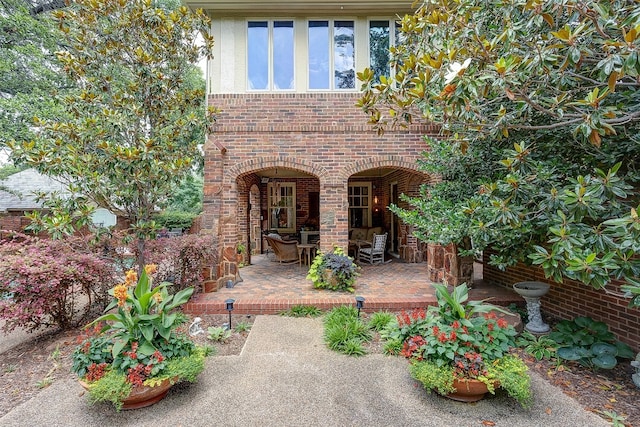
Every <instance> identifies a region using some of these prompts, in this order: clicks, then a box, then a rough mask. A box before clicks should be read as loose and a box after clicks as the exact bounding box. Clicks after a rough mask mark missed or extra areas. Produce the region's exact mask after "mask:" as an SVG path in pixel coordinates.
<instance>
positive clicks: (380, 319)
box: [369, 311, 396, 332]
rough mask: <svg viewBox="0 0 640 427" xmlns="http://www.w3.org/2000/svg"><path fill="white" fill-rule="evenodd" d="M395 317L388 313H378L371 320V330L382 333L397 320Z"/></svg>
mask: <svg viewBox="0 0 640 427" xmlns="http://www.w3.org/2000/svg"><path fill="white" fill-rule="evenodd" d="M395 317H396V316H395V315H394V314H393V313H390V312H388V311H376V312H375V313H373V314H372V315H371V317H370V318H369V329H371V330H373V331H377V332H380V331H382V330H383V329H385V328H386V327H387V326H388V325H389V324H390V323H392V322H393V321H394V320H395Z"/></svg>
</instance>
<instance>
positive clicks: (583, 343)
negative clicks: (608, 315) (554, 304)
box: [549, 317, 633, 369]
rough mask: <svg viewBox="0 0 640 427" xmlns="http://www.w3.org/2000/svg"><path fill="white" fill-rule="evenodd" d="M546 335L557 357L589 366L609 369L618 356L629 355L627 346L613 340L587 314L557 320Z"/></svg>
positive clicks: (603, 327)
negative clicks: (555, 350) (554, 347)
mask: <svg viewBox="0 0 640 427" xmlns="http://www.w3.org/2000/svg"><path fill="white" fill-rule="evenodd" d="M549 338H550V339H552V340H553V341H555V342H556V343H557V346H558V348H557V355H558V357H560V358H561V359H564V360H572V361H577V362H578V363H580V364H581V365H584V366H587V367H589V368H591V369H612V368H614V367H615V366H616V365H617V363H618V360H617V358H618V357H620V358H626V359H631V358H633V351H632V350H631V348H630V347H629V346H628V345H627V344H624V343H622V342H620V341H618V340H616V339H615V336H614V335H613V333H612V332H611V331H609V327H608V326H607V324H606V323H604V322H598V321H595V320H593V319H592V318H590V317H576V318H575V319H573V320H563V321H561V322H558V324H556V325H555V326H554V330H553V331H552V332H551V333H550V334H549Z"/></svg>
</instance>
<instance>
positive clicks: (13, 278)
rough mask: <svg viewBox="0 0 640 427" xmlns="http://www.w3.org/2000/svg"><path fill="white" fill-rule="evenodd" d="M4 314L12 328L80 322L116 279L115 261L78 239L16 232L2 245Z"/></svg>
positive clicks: (0, 295) (0, 309)
mask: <svg viewBox="0 0 640 427" xmlns="http://www.w3.org/2000/svg"><path fill="white" fill-rule="evenodd" d="M0 271H1V272H2V274H1V277H0V318H4V319H6V323H5V325H4V327H3V329H4V330H5V331H7V332H8V331H11V330H13V329H14V328H16V327H22V328H25V329H27V330H29V331H33V330H35V329H37V328H39V327H43V326H53V325H56V326H59V327H60V328H63V329H69V328H72V327H75V326H77V325H79V324H80V323H81V322H82V321H84V320H85V319H86V317H87V315H88V314H89V313H90V312H91V309H92V306H93V304H94V303H95V302H96V301H98V302H102V301H104V300H105V298H106V297H107V296H108V295H107V290H108V289H109V288H111V287H112V286H113V284H114V283H115V282H116V275H115V272H114V269H113V265H112V264H111V263H109V262H107V261H105V260H104V259H101V258H99V257H98V256H96V255H95V254H93V253H91V252H90V251H88V250H87V247H86V246H85V245H84V242H83V241H82V240H81V239H79V238H72V237H70V238H68V239H67V240H65V241H61V240H46V239H40V238H37V237H29V236H26V235H23V234H14V235H13V237H12V238H11V239H9V240H5V241H4V242H3V243H2V245H0Z"/></svg>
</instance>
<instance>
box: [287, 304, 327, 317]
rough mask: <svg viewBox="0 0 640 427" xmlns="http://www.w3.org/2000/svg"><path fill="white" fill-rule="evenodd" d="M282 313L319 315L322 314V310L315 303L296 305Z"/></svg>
mask: <svg viewBox="0 0 640 427" xmlns="http://www.w3.org/2000/svg"><path fill="white" fill-rule="evenodd" d="M281 314H282V315H283V316H289V317H319V316H322V310H320V309H319V308H318V307H316V306H313V305H294V306H292V307H291V308H290V309H289V310H287V311H284V312H282V313H281Z"/></svg>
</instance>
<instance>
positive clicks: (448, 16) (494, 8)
mask: <svg viewBox="0 0 640 427" xmlns="http://www.w3.org/2000/svg"><path fill="white" fill-rule="evenodd" d="M400 29H401V31H400V37H399V40H400V43H399V44H398V45H397V46H395V47H393V48H391V52H390V53H391V61H392V69H393V70H394V72H393V73H392V75H391V76H390V77H386V78H385V77H381V78H380V79H379V80H377V79H376V78H375V76H374V73H373V72H372V71H370V70H365V71H364V72H362V73H360V74H359V76H358V77H359V78H360V80H362V81H363V86H362V88H363V95H362V97H361V99H360V101H359V105H360V106H361V107H362V109H363V110H365V111H366V112H367V113H368V114H369V116H370V122H371V123H372V124H373V126H375V128H376V129H378V131H379V132H383V131H384V129H385V128H386V127H387V126H402V125H405V124H407V123H410V122H411V121H413V120H426V121H430V122H435V123H438V124H439V125H441V128H442V134H441V137H440V138H438V139H431V140H429V141H428V142H429V145H430V151H429V152H427V153H425V155H424V157H423V158H422V159H421V160H420V162H421V165H422V167H423V168H424V169H425V170H426V171H427V172H429V173H432V174H438V175H440V176H441V177H442V178H443V181H442V182H441V183H440V184H437V185H435V186H432V187H425V188H424V189H423V192H422V194H421V196H420V197H415V198H405V200H406V201H407V202H408V203H409V204H410V205H412V209H411V210H403V209H398V208H397V207H395V208H394V210H395V211H396V212H397V213H398V214H399V215H400V216H401V217H402V218H404V220H405V221H407V222H409V223H411V224H413V225H414V226H415V228H416V229H417V230H418V231H417V234H418V236H419V237H420V238H422V239H423V240H427V241H434V242H438V243H450V242H454V243H457V244H458V245H459V246H460V247H462V248H463V253H469V252H471V251H478V250H483V249H485V248H488V247H491V248H493V249H494V250H495V251H496V253H495V255H493V256H492V258H491V263H492V264H494V265H497V266H499V267H506V266H509V265H513V264H514V263H515V262H517V261H522V260H526V261H529V262H532V263H534V264H538V265H540V266H541V267H542V268H543V269H544V271H545V273H546V274H547V276H548V277H552V278H553V279H555V280H558V281H559V280H561V279H562V277H563V276H564V277H569V278H572V279H576V280H579V281H581V282H583V283H586V284H589V285H591V286H594V287H596V288H601V287H604V286H605V285H606V284H608V283H609V282H610V281H611V280H612V279H613V278H621V279H624V280H626V282H627V284H628V285H627V286H625V287H624V289H625V290H626V291H627V292H628V294H630V296H632V297H634V299H633V300H632V302H633V303H636V304H639V305H640V281H639V280H638V277H639V276H640V259H639V258H638V256H637V255H636V254H637V253H638V251H640V219H639V218H638V210H639V208H638V206H637V204H638V192H637V189H638V185H639V182H640V171H639V170H638V167H639V164H638V162H639V161H640V133H639V132H638V130H639V127H640V97H639V96H638V93H640V91H639V89H640V80H639V74H640V9H639V8H638V7H637V2H635V1H631V0H629V1H573V0H564V1H545V0H539V1H515V2H506V3H505V2H503V1H493V0H490V1H480V0H462V1H455V2H454V1H446V0H441V1H438V0H431V1H424V2H423V3H422V5H421V6H420V7H419V8H418V9H417V10H416V12H415V13H414V14H413V15H408V16H406V17H404V18H403V19H402V21H401V28H400ZM471 242H473V247H472V246H471Z"/></svg>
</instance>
